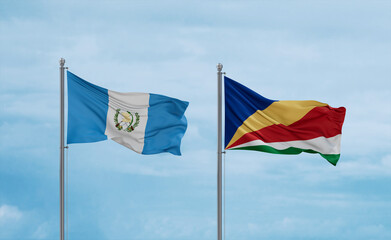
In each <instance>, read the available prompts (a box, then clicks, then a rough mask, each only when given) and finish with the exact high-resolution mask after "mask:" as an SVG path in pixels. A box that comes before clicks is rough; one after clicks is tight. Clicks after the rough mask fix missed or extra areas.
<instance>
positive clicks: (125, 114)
mask: <svg viewBox="0 0 391 240" xmlns="http://www.w3.org/2000/svg"><path fill="white" fill-rule="evenodd" d="M119 116H121V119H120V121H118V117H119ZM134 117H135V118H136V119H134ZM134 117H133V114H132V113H131V112H129V111H122V112H121V109H119V108H118V109H117V110H116V111H115V114H114V123H115V127H116V128H117V129H118V131H121V130H122V131H125V132H132V131H133V130H134V129H135V128H136V127H137V126H138V125H139V123H140V115H139V114H138V113H137V112H136V113H134ZM134 120H135V121H134ZM133 122H134V123H133Z"/></svg>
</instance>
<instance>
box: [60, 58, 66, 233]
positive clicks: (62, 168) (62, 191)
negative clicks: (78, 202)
mask: <svg viewBox="0 0 391 240" xmlns="http://www.w3.org/2000/svg"><path fill="white" fill-rule="evenodd" d="M64 64H65V59H64V58H61V59H60V240H64V70H65V67H64Z"/></svg>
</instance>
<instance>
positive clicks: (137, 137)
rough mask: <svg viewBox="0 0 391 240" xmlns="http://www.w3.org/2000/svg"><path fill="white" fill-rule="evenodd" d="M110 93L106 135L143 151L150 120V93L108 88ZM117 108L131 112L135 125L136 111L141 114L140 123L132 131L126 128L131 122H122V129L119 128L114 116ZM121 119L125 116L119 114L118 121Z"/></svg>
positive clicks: (131, 147) (124, 144) (139, 151)
mask: <svg viewBox="0 0 391 240" xmlns="http://www.w3.org/2000/svg"><path fill="white" fill-rule="evenodd" d="M108 94H109V108H108V111H107V119H106V131H105V135H107V137H108V138H110V139H112V140H113V141H115V142H117V143H119V144H121V145H123V146H125V147H127V148H130V149H132V150H133V151H135V152H137V153H141V152H142V151H143V147H144V136H145V127H146V125H147V120H148V107H149V93H120V92H114V91H110V90H108ZM117 109H120V113H124V114H126V112H127V111H129V112H130V113H131V116H130V118H131V119H132V118H133V123H132V125H133V126H134V123H135V122H136V113H137V114H138V115H139V116H140V120H139V124H138V126H137V127H135V128H134V130H133V131H132V132H126V131H125V130H124V129H125V127H126V126H127V125H128V124H129V123H126V122H122V123H121V125H122V126H123V129H122V130H118V128H117V127H116V126H115V125H116V124H115V121H114V118H115V114H116V111H117ZM121 120H124V117H123V116H122V115H121V114H119V115H118V121H119V122H120V121H121Z"/></svg>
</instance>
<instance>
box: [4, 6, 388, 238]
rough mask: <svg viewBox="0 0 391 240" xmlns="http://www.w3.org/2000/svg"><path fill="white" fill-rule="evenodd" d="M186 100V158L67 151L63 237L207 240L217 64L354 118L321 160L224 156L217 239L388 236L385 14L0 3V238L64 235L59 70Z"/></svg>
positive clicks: (110, 149) (112, 150)
mask: <svg viewBox="0 0 391 240" xmlns="http://www.w3.org/2000/svg"><path fill="white" fill-rule="evenodd" d="M61 57H63V58H65V59H66V65H67V66H68V67H69V70H70V71H72V72H74V73H75V74H77V75H79V76H81V77H83V78H84V79H86V80H88V81H91V82H93V83H95V84H97V85H100V86H102V87H105V88H108V89H111V90H115V91H123V92H151V93H159V94H164V95H168V96H172V97H176V98H179V99H182V100H187V101H189V102H190V106H189V108H188V110H187V112H186V116H187V119H188V124H189V125H188V130H187V133H186V135H185V136H184V138H183V142H182V153H183V156H182V157H176V156H173V155H170V154H160V155H154V156H142V155H138V154H136V153H134V152H132V151H130V150H128V149H127V148H125V147H123V146H121V145H119V144H117V143H115V142H113V141H104V142H99V143H92V144H79V145H77V144H76V145H71V146H70V149H69V152H68V154H69V158H68V159H69V162H68V169H69V172H68V174H69V175H68V177H69V178H68V181H69V185H68V200H69V203H68V206H69V208H68V214H69V215H68V216H69V218H68V225H69V239H135V240H136V239H137V240H155V239H156V240H160V239H181V240H182V239H183V240H193V239H194V240H195V239H197V240H198V239H216V138H217V137H216V136H217V133H216V126H217V124H216V109H217V104H216V98H217V97H216V91H217V90H216V64H217V63H218V62H221V63H223V65H224V69H223V70H224V71H225V72H227V76H229V77H231V78H232V79H235V80H236V81H239V82H241V83H242V84H244V85H246V86H248V87H249V88H252V89H253V90H255V91H257V92H258V93H260V94H262V95H264V96H265V97H268V98H271V99H280V100H307V99H315V100H319V101H323V102H327V103H329V104H330V105H331V106H333V107H339V106H344V107H346V108H347V115H346V119H345V124H344V128H343V136H342V155H341V159H340V162H339V163H338V165H337V166H336V167H334V166H332V165H331V164H329V163H328V162H327V161H326V160H324V159H322V158H321V157H320V156H318V155H311V154H301V155H298V156H284V155H270V154H266V153H260V152H245V151H232V152H228V153H227V155H226V239H227V240H236V239H270V240H273V239H278V240H282V239H292V240H296V239H300V240H305V239H335V240H339V239H341V240H342V239H356V240H360V239H363V240H364V239H365V240H368V239H373V240H382V239H390V238H391V192H390V190H389V189H390V187H389V186H390V184H391V150H390V149H391V107H390V104H391V101H390V99H389V97H390V94H391V2H390V1H208V2H206V1H204V2H201V1H82V2H81V1H48V0H47V1H8V0H2V1H1V2H0V102H1V108H0V133H1V134H0V239H7V240H8V239H56V238H58V225H59V223H58V218H59V217H58V214H59V213H58V194H59V190H58V185H59V183H58V169H59V163H58V157H59V150H58V148H59V143H58V139H59V117H58V113H59V80H58V78H59V73H58V67H59V65H58V61H59V59H60V58H61Z"/></svg>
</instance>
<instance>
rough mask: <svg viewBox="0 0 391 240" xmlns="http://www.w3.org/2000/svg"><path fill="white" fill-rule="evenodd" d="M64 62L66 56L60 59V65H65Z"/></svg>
mask: <svg viewBox="0 0 391 240" xmlns="http://www.w3.org/2000/svg"><path fill="white" fill-rule="evenodd" d="M64 64H65V59H64V58H61V59H60V65H61V66H64Z"/></svg>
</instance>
